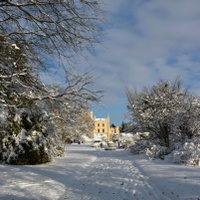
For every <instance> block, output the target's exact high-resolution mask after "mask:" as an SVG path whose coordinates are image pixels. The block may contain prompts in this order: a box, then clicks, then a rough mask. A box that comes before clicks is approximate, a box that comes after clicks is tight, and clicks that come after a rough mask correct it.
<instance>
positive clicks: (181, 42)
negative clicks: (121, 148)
mask: <svg viewBox="0 0 200 200" xmlns="http://www.w3.org/2000/svg"><path fill="white" fill-rule="evenodd" d="M104 3H105V10H106V11H107V14H106V18H107V20H108V22H107V23H106V24H105V27H104V29H105V33H106V34H105V36H104V37H103V45H104V46H105V47H104V48H102V49H101V50H99V51H98V53H97V54H96V55H95V57H93V58H89V61H88V62H89V63H90V65H91V66H92V67H94V68H95V70H94V74H95V75H96V76H97V77H99V78H98V79H97V81H96V85H98V87H99V88H101V89H103V90H105V96H104V98H103V99H102V101H103V103H104V104H105V107H98V106H95V107H94V108H93V111H94V114H95V115H96V117H104V116H107V114H109V115H110V117H111V123H115V124H116V125H120V124H121V122H122V121H127V120H128V119H126V113H127V109H126V105H127V100H126V96H125V88H126V87H128V88H130V89H132V88H134V87H136V88H139V89H141V88H143V87H144V86H147V87H151V86H152V85H153V84H156V83H157V82H158V81H159V80H160V79H166V80H171V81H173V80H174V79H175V78H176V77H177V76H179V77H180V78H181V79H182V81H183V84H184V87H189V89H190V90H191V91H194V92H196V93H198V92H199V88H200V81H199V80H200V1H199V0H167V1H164V0H104Z"/></svg>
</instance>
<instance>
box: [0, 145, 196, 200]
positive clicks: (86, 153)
mask: <svg viewBox="0 0 200 200" xmlns="http://www.w3.org/2000/svg"><path fill="white" fill-rule="evenodd" d="M199 172H200V168H197V167H187V166H179V165H173V164H170V163H168V162H167V161H161V160H152V161H150V160H147V159H146V158H144V157H143V156H134V155H131V154H130V153H129V152H128V151H125V150H116V151H105V150H101V149H94V148H92V147H90V146H89V145H72V146H69V147H68V149H67V155H66V157H64V158H56V159H55V160H54V161H53V162H52V163H48V164H44V165H37V166H11V165H0V188H1V190H0V200H142V199H143V200H200V190H199V188H200V173H199Z"/></svg>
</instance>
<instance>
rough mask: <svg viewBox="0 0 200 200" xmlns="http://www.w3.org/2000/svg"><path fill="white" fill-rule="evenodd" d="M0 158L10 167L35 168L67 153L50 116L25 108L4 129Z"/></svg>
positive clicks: (10, 118) (0, 144) (8, 119)
mask: <svg viewBox="0 0 200 200" xmlns="http://www.w3.org/2000/svg"><path fill="white" fill-rule="evenodd" d="M3 130H4V131H3V132H2V134H1V141H0V159H1V160H2V161H3V162H6V163H8V164H17V165H19V164H20V165H22V164H23V165H29V164H31V165H33V164H41V163H46V162H49V161H51V159H52V158H53V157H55V156H58V154H59V155H61V154H63V153H64V147H63V146H62V145H61V143H60V141H59V139H60V138H59V136H58V135H57V134H56V132H55V130H54V127H53V126H52V123H51V120H50V118H49V116H48V114H47V113H45V112H43V111H41V112H40V111H39V110H36V113H35V112H32V113H31V112H30V111H29V110H25V109H22V110H21V111H20V110H18V112H17V113H16V114H15V115H14V116H13V115H11V114H10V115H9V117H8V118H7V122H6V123H5V124H4V126H3Z"/></svg>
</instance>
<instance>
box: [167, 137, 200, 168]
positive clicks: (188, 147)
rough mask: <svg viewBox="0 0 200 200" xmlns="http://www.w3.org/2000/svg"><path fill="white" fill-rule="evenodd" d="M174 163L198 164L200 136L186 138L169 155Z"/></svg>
mask: <svg viewBox="0 0 200 200" xmlns="http://www.w3.org/2000/svg"><path fill="white" fill-rule="evenodd" d="M169 156H170V158H171V159H172V161H173V162H174V163H177V164H181V163H184V164H187V165H192V166H200V138H194V139H192V140H191V139H190V140H186V141H185V143H184V144H183V145H180V144H179V145H177V148H176V149H175V150H174V151H172V153H171V154H170V155H169Z"/></svg>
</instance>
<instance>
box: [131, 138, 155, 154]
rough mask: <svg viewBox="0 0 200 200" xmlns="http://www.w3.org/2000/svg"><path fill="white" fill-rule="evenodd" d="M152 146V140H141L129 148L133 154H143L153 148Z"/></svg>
mask: <svg viewBox="0 0 200 200" xmlns="http://www.w3.org/2000/svg"><path fill="white" fill-rule="evenodd" d="M152 146H153V143H152V142H151V141H150V140H140V141H135V142H134V144H132V145H131V146H130V147H129V150H130V152H131V153H132V154H142V153H144V152H145V149H146V148H151V147H152Z"/></svg>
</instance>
